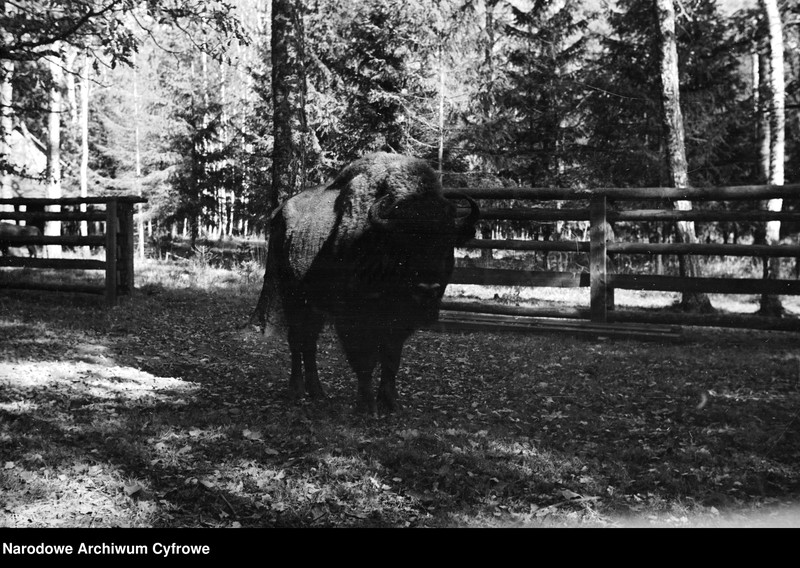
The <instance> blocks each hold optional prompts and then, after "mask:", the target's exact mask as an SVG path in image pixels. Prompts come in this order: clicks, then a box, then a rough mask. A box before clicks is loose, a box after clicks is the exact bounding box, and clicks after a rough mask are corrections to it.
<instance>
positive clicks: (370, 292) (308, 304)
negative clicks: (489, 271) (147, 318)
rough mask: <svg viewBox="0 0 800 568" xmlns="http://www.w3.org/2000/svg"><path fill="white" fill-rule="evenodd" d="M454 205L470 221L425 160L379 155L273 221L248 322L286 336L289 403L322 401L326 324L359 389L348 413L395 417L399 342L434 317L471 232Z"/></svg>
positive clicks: (474, 209) (299, 199) (472, 211)
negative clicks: (375, 377) (256, 303)
mask: <svg viewBox="0 0 800 568" xmlns="http://www.w3.org/2000/svg"><path fill="white" fill-rule="evenodd" d="M459 197H460V198H462V199H464V200H466V201H467V202H468V203H469V213H468V214H466V215H462V216H459V215H458V214H457V213H458V209H457V207H456V205H455V204H454V203H453V202H451V201H449V200H448V199H446V198H445V197H444V195H443V192H442V186H441V183H440V182H439V178H438V177H437V175H436V172H434V171H433V169H432V168H431V167H430V166H429V165H428V164H427V163H426V162H425V161H423V160H420V159H416V158H411V157H407V156H401V155H397V154H387V153H376V154H370V155H367V156H365V157H363V158H361V159H359V160H356V161H355V162H353V163H352V164H350V165H349V166H347V167H346V168H345V169H343V170H342V171H341V172H340V173H339V175H338V176H337V177H336V178H335V179H334V180H333V182H331V183H330V184H328V185H324V186H319V187H316V188H313V189H309V190H306V191H304V192H301V193H300V194H298V195H296V196H294V197H292V198H290V199H288V200H287V201H285V202H284V203H283V205H282V206H281V207H279V208H278V210H277V211H276V213H275V214H273V217H272V221H271V228H270V237H269V248H268V253H267V269H266V272H265V277H264V289H263V291H262V299H261V300H260V306H261V308H260V309H259V308H258V307H257V308H256V312H255V314H256V315H257V319H258V320H259V321H260V323H262V324H264V325H265V328H266V329H270V330H274V329H275V328H276V326H280V327H284V328H286V331H287V335H288V343H289V351H290V354H291V362H292V363H291V374H290V378H289V394H290V396H291V397H292V398H294V399H297V398H300V397H302V396H304V395H306V394H307V395H308V396H309V397H311V398H321V397H323V396H324V391H323V388H322V385H321V384H320V381H319V375H318V372H317V360H316V353H317V339H318V337H319V334H320V332H321V330H322V328H323V325H324V323H325V321H326V318H330V319H331V320H332V323H333V325H334V328H335V330H336V334H337V336H338V337H339V340H340V343H341V345H342V348H343V350H344V353H345V355H346V357H347V360H348V362H349V364H350V366H351V368H352V369H353V371H354V372H355V374H356V377H357V379H358V392H357V400H356V410H357V411H358V412H366V413H369V414H373V415H374V414H376V413H377V410H378V408H380V410H381V411H387V412H392V411H395V410H396V409H398V408H399V404H398V396H397V388H396V386H395V377H396V375H397V371H398V368H399V366H400V357H401V351H402V348H403V344H404V343H405V341H406V339H408V337H409V336H410V335H411V334H412V333H413V331H414V330H415V329H418V328H419V327H422V326H425V325H426V324H429V323H432V322H434V321H435V320H436V319H437V318H438V313H439V304H440V301H441V298H442V296H443V295H444V292H445V287H446V286H447V283H448V281H449V279H450V276H451V274H452V271H453V265H454V258H453V249H454V247H456V246H459V245H462V244H463V243H464V242H465V241H467V240H468V239H470V238H472V237H473V236H474V234H475V223H476V222H477V220H478V216H479V209H478V206H477V204H476V203H475V202H474V201H473V200H472V199H470V198H468V197H466V196H459ZM261 302H264V304H263V306H262V305H261ZM259 310H260V311H259ZM262 313H263V317H262ZM378 363H380V369H381V371H380V377H381V378H380V385H379V389H378V393H377V401H376V396H375V392H374V390H373V385H372V374H373V370H374V369H375V367H376V366H377V365H378Z"/></svg>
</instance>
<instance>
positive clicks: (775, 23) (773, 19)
mask: <svg viewBox="0 0 800 568" xmlns="http://www.w3.org/2000/svg"><path fill="white" fill-rule="evenodd" d="M760 4H761V7H762V8H763V10H764V12H765V14H766V17H767V26H768V30H769V32H768V34H769V88H768V89H767V100H766V101H764V102H765V106H767V107H768V109H769V175H768V177H767V183H768V184H770V185H783V181H784V180H783V177H784V160H785V125H786V111H785V96H786V95H785V84H784V69H783V29H782V26H781V15H780V12H779V11H778V3H777V0H760ZM782 208H783V200H782V199H770V200H769V201H768V202H767V209H768V210H770V211H780V210H781V209H782ZM780 230H781V222H780V221H769V222H767V228H766V235H765V237H766V242H767V244H770V245H774V244H777V243H778V242H779V241H780ZM779 270H780V259H779V258H770V259H769V261H765V262H764V277H765V278H777V277H778V272H779ZM759 311H760V313H761V314H763V315H771V316H778V315H781V314H782V313H783V305H782V304H781V300H780V297H779V296H773V295H767V294H764V295H762V296H761V307H760V310H759Z"/></svg>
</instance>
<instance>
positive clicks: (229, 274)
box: [0, 262, 800, 527]
mask: <svg viewBox="0 0 800 568" xmlns="http://www.w3.org/2000/svg"><path fill="white" fill-rule="evenodd" d="M137 270H138V274H137V288H138V291H137V294H136V295H135V296H134V297H133V298H131V299H129V300H126V301H125V302H123V303H122V304H121V305H120V306H118V307H116V308H113V309H110V310H109V309H105V308H103V307H102V305H101V302H100V301H99V300H98V299H96V298H92V297H81V296H69V295H58V294H45V293H41V294H37V293H25V292H4V293H3V295H2V296H0V526H6V527H55V526H67V527H110V526H115V527H116V526H120V527H298V526H302V527H311V526H321V527H327V526H336V527H345V526H359V527H376V526H379V527H406V526H409V527H442V526H447V527H474V526H480V527H488V526H501V527H509V526H513V527H518V526H519V527H541V526H556V527H576V526H611V527H618V526H679V527H685V526H690V527H720V526H721V527H728V526H800V509H798V508H797V506H798V501H799V500H800V465H798V464H800V462H799V461H798V456H800V421H799V420H798V412H800V411H798V409H799V408H800V406H799V405H798V403H799V402H800V342H798V338H797V335H796V334H786V333H777V332H751V331H729V330H720V329H712V330H709V329H691V328H690V329H687V332H686V337H685V340H683V341H681V342H674V343H658V342H647V343H644V342H641V343H640V342H636V341H632V340H627V341H608V340H604V341H600V340H592V339H581V338H575V337H569V336H562V335H553V336H543V335H521V334H489V333H480V334H477V333H476V334H459V333H450V334H442V333H433V332H428V331H423V332H419V333H417V334H416V335H415V336H413V338H412V339H411V340H410V341H409V342H408V344H407V346H406V349H405V357H404V362H403V367H402V369H401V372H400V376H399V388H400V394H401V398H402V402H403V403H404V405H405V408H404V410H403V411H402V412H401V413H400V414H398V415H394V416H389V417H381V418H378V419H367V418H363V417H360V416H356V415H354V414H353V413H352V411H351V408H352V402H353V400H354V397H355V379H354V378H353V376H352V373H351V371H350V370H349V368H348V367H347V365H346V362H345V361H344V358H343V356H342V354H341V351H340V350H339V347H338V345H337V344H336V341H335V339H334V338H333V337H332V335H331V334H330V332H326V334H325V336H324V337H323V340H322V343H321V349H320V365H321V368H322V371H321V374H322V380H323V383H324V384H325V386H326V388H327V390H328V395H329V396H328V400H327V401H325V402H322V403H314V404H311V403H301V404H289V403H288V401H287V400H286V399H285V390H284V389H285V385H286V376H287V369H288V357H287V353H286V350H285V346H284V344H283V342H282V341H273V340H265V339H264V338H262V337H260V336H257V335H253V334H250V333H248V332H241V331H240V330H239V326H240V325H241V324H242V323H243V322H244V321H245V320H246V318H247V316H248V314H249V311H250V310H251V309H252V307H253V306H254V304H255V299H256V296H257V293H258V288H259V284H260V280H261V275H260V273H259V270H258V269H257V267H256V266H249V265H247V264H246V263H245V264H242V265H240V266H239V267H238V268H237V269H235V270H220V269H212V268H210V267H208V266H206V265H205V264H204V263H203V262H181V263H177V264H176V263H171V264H158V263H153V262H146V263H144V264H143V265H142V264H140V265H138V266H137ZM454 292H458V291H455V290H454ZM463 292H464V291H463V290H462V291H461V292H460V293H463ZM560 299H563V298H550V300H552V301H558V300H560ZM550 300H548V301H550ZM656 300H657V299H656V298H655V297H654V298H653V300H652V301H656ZM636 301H639V302H645V303H646V302H647V301H648V300H647V297H646V296H641V297H639V298H638V299H637V300H636ZM658 301H661V300H658ZM750 303H751V302H750V300H747V301H745V304H747V305H750Z"/></svg>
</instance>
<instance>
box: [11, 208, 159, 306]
mask: <svg viewBox="0 0 800 568" xmlns="http://www.w3.org/2000/svg"><path fill="white" fill-rule="evenodd" d="M143 201H145V200H144V199H142V198H140V197H135V196H118V197H87V198H80V197H75V198H62V199H44V198H14V199H0V205H12V206H13V207H14V210H13V211H0V221H5V222H16V221H19V220H24V221H25V223H26V225H41V224H42V223H43V222H46V221H62V222H82V221H86V222H87V223H99V224H101V225H102V226H103V227H104V229H103V232H101V233H98V234H92V235H88V236H80V235H63V234H62V235H55V236H47V235H43V236H16V237H4V238H3V240H4V241H5V242H6V243H8V244H9V245H11V246H26V245H36V246H42V247H46V246H47V245H57V246H69V247H102V248H105V260H96V259H86V258H30V257H16V256H3V257H0V267H28V268H34V269H55V270H57V271H61V270H99V271H103V272H104V273H105V281H104V284H103V285H102V286H98V285H91V284H75V283H66V282H63V281H51V282H31V281H22V280H19V279H16V278H2V277H1V275H0V288H21V289H28V290H52V291H59V292H78V293H85V294H102V295H104V296H105V299H106V302H107V303H108V304H109V305H114V304H116V303H117V299H118V297H119V296H121V295H128V294H131V293H132V292H133V256H134V254H133V207H134V205H135V204H136V203H140V202H143ZM23 207H24V210H23ZM55 280H61V279H60V278H56V279H55Z"/></svg>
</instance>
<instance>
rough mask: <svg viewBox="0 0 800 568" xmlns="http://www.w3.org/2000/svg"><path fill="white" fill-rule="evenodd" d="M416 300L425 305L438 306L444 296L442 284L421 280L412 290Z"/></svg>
mask: <svg viewBox="0 0 800 568" xmlns="http://www.w3.org/2000/svg"><path fill="white" fill-rule="evenodd" d="M411 295H412V297H413V298H414V301H415V302H417V303H418V304H419V305H421V306H424V307H432V306H438V302H439V298H441V297H442V285H441V284H439V283H438V282H420V283H419V284H416V285H415V286H414V290H413V292H412V294H411Z"/></svg>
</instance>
